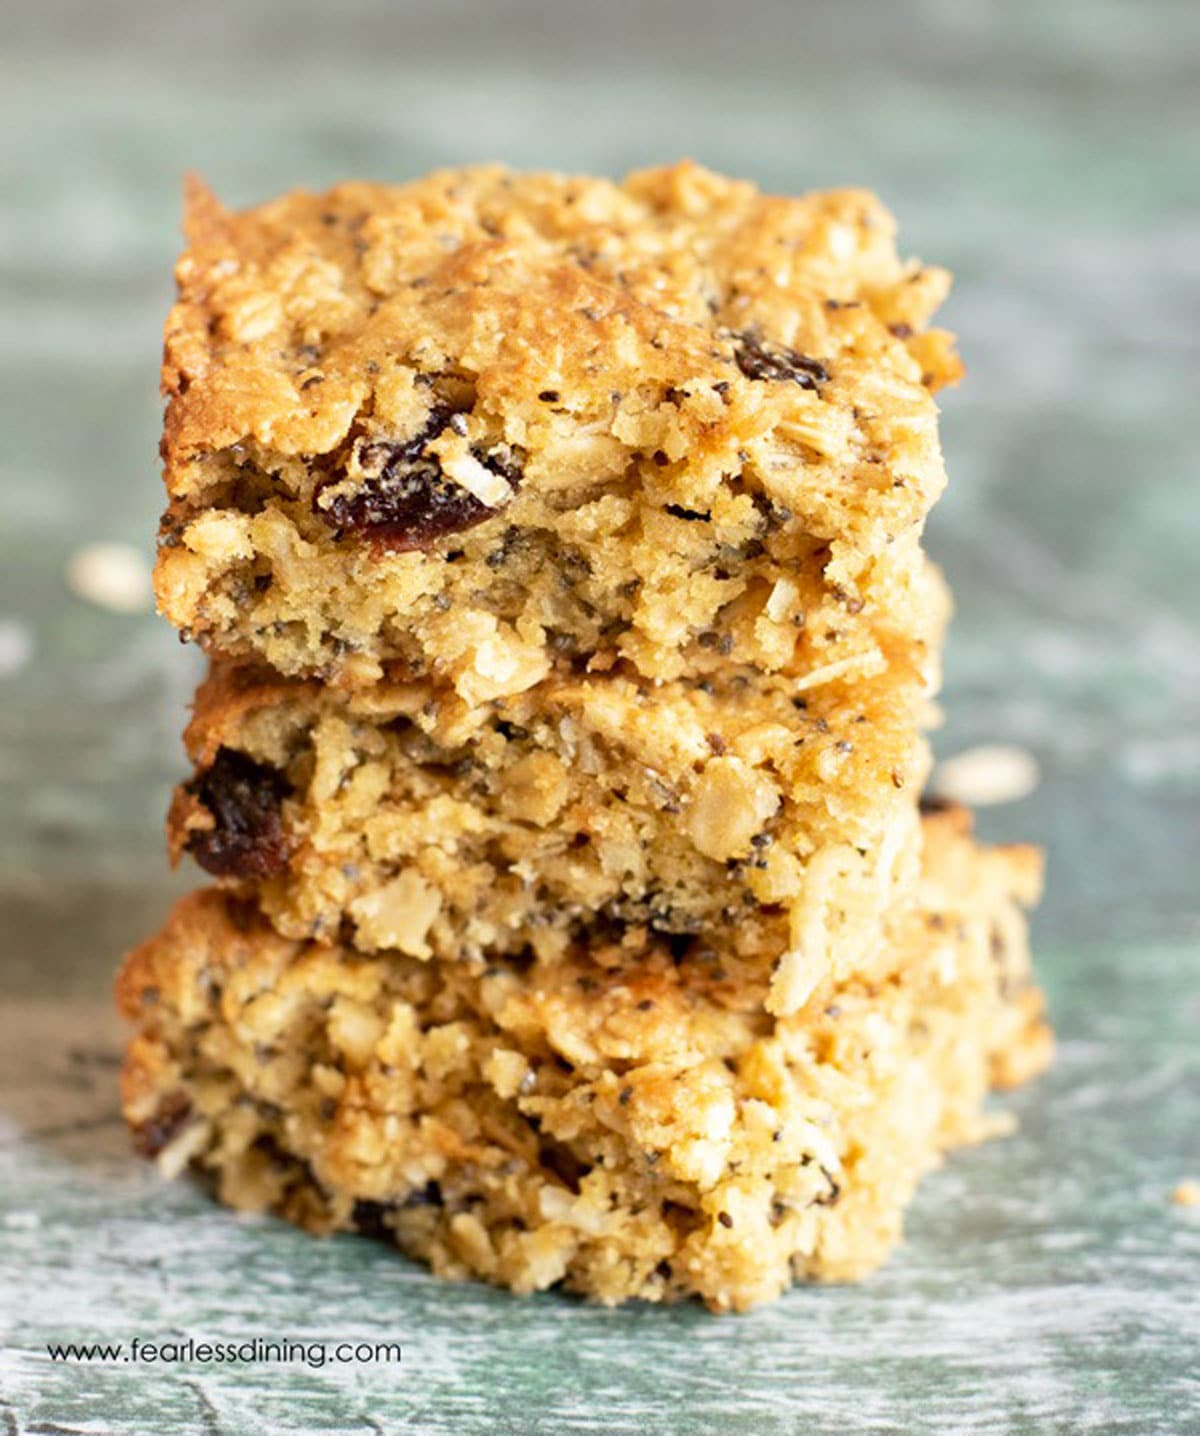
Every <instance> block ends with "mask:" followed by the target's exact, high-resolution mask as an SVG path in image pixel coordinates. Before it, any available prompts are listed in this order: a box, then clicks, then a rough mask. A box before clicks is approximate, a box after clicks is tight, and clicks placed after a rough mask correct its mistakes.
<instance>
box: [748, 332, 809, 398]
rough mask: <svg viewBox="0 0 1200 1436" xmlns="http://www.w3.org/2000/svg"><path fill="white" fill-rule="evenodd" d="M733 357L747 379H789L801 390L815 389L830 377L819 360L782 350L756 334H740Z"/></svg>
mask: <svg viewBox="0 0 1200 1436" xmlns="http://www.w3.org/2000/svg"><path fill="white" fill-rule="evenodd" d="M733 357H734V359H736V360H737V366H738V368H739V369H740V370H741V371H742V373H743V374H744V375H745V376H746V378H747V379H778V380H789V379H790V380H791V381H792V382H793V383H794V384H799V385H800V387H801V388H802V389H812V390H816V389H817V388H818V387H819V386H820V385H821V384H824V383H825V382H826V381H827V380H828V378H829V370H828V369H826V367H825V366H824V364H822V363H821V362H820V360H819V359H810V358H809V356H808V355H807V354H799V353H797V352H796V350H795V349H785V348H784V347H783V345H782V344H768V343H767V341H766V340H765V339H762V338H760V337H759V335H757V334H739V335H738V337H737V344H736V346H735V348H734V351H733Z"/></svg>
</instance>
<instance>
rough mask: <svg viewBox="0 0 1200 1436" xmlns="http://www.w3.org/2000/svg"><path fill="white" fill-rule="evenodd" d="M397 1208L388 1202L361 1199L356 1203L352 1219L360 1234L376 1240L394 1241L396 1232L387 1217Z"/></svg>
mask: <svg viewBox="0 0 1200 1436" xmlns="http://www.w3.org/2000/svg"><path fill="white" fill-rule="evenodd" d="M395 1210H396V1208H395V1207H394V1206H393V1205H391V1204H390V1203H388V1202H372V1201H368V1200H366V1199H360V1200H359V1201H356V1202H355V1203H354V1210H353V1211H352V1212H351V1213H350V1221H351V1224H352V1225H353V1227H354V1230H355V1231H356V1232H358V1233H359V1235H360V1236H364V1237H371V1238H372V1239H373V1240H374V1241H384V1242H390V1241H393V1240H394V1239H395V1238H394V1234H393V1232H392V1229H391V1227H390V1226H388V1224H387V1221H386V1218H387V1216H388V1214H389V1213H390V1212H394V1211H395Z"/></svg>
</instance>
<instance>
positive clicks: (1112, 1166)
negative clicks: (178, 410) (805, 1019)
mask: <svg viewBox="0 0 1200 1436" xmlns="http://www.w3.org/2000/svg"><path fill="white" fill-rule="evenodd" d="M1198 58H1200V6H1198V5H1197V4H1195V3H1194V0H1177V3H1171V0H1157V3H1143V4H1138V3H1132V0H1129V3H1116V2H1115V0H1066V3H1034V0H1022V3H1010V4H1001V3H994V4H987V3H983V0H920V2H919V3H901V4H888V3H886V0H875V3H869V4H862V3H848V4H836V3H826V4H824V5H810V4H786V3H784V0H775V3H761V0H744V3H741V4H736V5H735V4H730V3H723V4H718V3H714V0H700V3H694V4H686V3H683V0H671V3H661V4H656V3H654V0H641V3H636V0H613V3H600V0H597V3H594V4H592V5H590V6H585V5H572V4H560V5H559V6H557V7H549V6H540V5H535V4H532V3H519V4H507V5H505V4H490V5H489V4H487V3H485V0H457V3H455V0H446V3H442V4H440V5H437V6H428V7H418V6H415V5H409V4H397V5H390V6H389V5H385V4H382V3H379V4H367V3H365V0H350V3H341V4H335V3H328V4H324V5H322V4H318V3H316V0H298V3H291V4H287V3H284V0H246V2H245V3H242V4H238V5H229V6H215V5H205V4H201V3H193V4H188V5H182V4H178V3H172V0H165V3H164V0H159V3H154V0H116V3H87V0H69V2H68V0H43V3H28V4H26V5H24V6H22V7H20V9H19V10H18V7H16V6H15V5H12V6H5V7H4V11H3V15H2V16H0V206H2V208H0V671H4V669H5V666H7V668H8V669H9V670H19V671H9V672H8V673H7V676H3V677H0V868H2V876H0V933H2V934H3V944H4V951H3V972H2V983H3V988H2V990H3V1001H4V1005H3V1012H2V1015H0V1337H2V1341H3V1350H2V1351H0V1430H3V1431H4V1433H5V1436H26V1433H29V1436H33V1433H48V1434H49V1436H54V1433H64V1432H87V1433H89V1436H104V1433H109V1432H120V1433H125V1432H129V1433H134V1432H139V1433H140V1432H150V1431H155V1432H162V1431H183V1432H189V1433H190V1432H196V1433H203V1436H235V1433H242V1432H247V1433H249V1432H258V1431H272V1432H290V1431H297V1432H299V1431H319V1432H343V1431H346V1432H349V1431H363V1432H389V1433H390V1432H393V1431H397V1430H411V1431H413V1432H420V1433H451V1432H453V1433H460V1432H465V1433H485V1432H487V1433H492V1432H513V1433H522V1436H524V1433H535V1432H629V1433H683V1436H691V1433H696V1436H699V1433H710V1432H720V1433H722V1434H723V1436H725V1433H728V1436H740V1433H745V1434H746V1436H770V1433H776V1432H778V1433H785V1432H787V1433H791V1432H808V1431H819V1432H823V1431H838V1432H853V1433H860V1432H881V1433H882V1432H898V1433H911V1432H924V1431H935V1430H937V1431H948V1432H953V1433H972V1432H1030V1433H1033V1432H1037V1433H1041V1432H1047V1431H1053V1432H1104V1433H1117V1432H1121V1433H1130V1436H1144V1433H1157V1432H1186V1431H1200V1379H1198V1376H1197V1360H1198V1358H1197V1351H1198V1347H1200V1312H1198V1306H1200V1295H1198V1293H1200V1216H1198V1213H1197V1211H1196V1210H1195V1209H1193V1210H1192V1211H1190V1212H1189V1211H1186V1210H1184V1209H1182V1208H1179V1207H1174V1206H1172V1205H1171V1202H1170V1193H1171V1190H1172V1188H1173V1187H1174V1185H1175V1184H1176V1183H1177V1182H1178V1181H1179V1180H1180V1179H1182V1178H1184V1177H1187V1176H1194V1177H1200V1059H1198V1053H1197V1042H1198V1034H1200V990H1198V989H1200V893H1198V889H1200V562H1198V559H1197V555H1198V553H1200V481H1198V478H1197V463H1196V452H1197V442H1196V437H1195V435H1196V430H1197V411H1198V408H1200V394H1198V392H1197V379H1198V375H1200V365H1198V364H1197V359H1198V357H1200V341H1198V337H1197V336H1198V332H1200V204H1198V197H1200V196H1198V190H1200V177H1198V169H1200V166H1198V160H1200V111H1198V108H1197V96H1198V95H1200V65H1198ZM681 154H691V155H693V156H695V157H696V158H698V159H700V160H703V161H705V162H708V163H710V164H712V165H714V166H716V167H719V168H724V169H727V170H730V171H734V172H738V173H741V174H745V175H748V176H751V177H753V178H756V179H758V180H760V181H762V182H764V183H765V184H767V185H770V186H775V187H778V188H782V189H787V190H795V189H798V188H802V187H806V186H810V185H817V184H826V183H843V182H847V181H854V182H862V183H866V184H870V185H873V186H875V187H877V188H878V189H879V190H880V191H881V192H882V194H883V195H884V196H885V198H886V199H887V200H888V201H889V202H890V203H891V204H892V206H893V207H894V208H895V209H896V210H897V211H898V212H899V214H900V216H901V219H902V221H903V225H904V233H905V236H906V241H907V245H908V247H909V248H910V249H911V250H913V251H916V252H919V253H921V254H922V255H923V256H925V257H926V258H929V259H932V260H937V261H941V262H944V263H947V264H949V265H950V266H952V267H953V268H954V269H955V271H956V272H957V274H958V287H957V290H956V293H955V296H954V298H953V300H952V303H951V305H950V310H949V322H950V323H951V324H952V325H953V327H955V328H956V329H957V330H958V331H959V332H960V334H961V337H962V346H963V349H964V351H965V354H966V357H967V360H968V364H969V366H970V371H971V373H970V378H969V381H968V383H967V384H966V386H965V387H964V388H963V389H962V390H961V391H960V392H959V393H956V394H952V395H950V396H948V398H947V400H946V404H945V409H946V416H945V443H946V448H947V452H948V458H949V463H950V469H951V476H952V487H951V491H950V493H949V495H948V496H947V498H946V500H945V502H944V503H943V505H942V507H941V508H940V509H939V511H938V513H937V515H936V517H935V520H934V522H933V524H932V526H931V532H930V543H931V546H932V548H933V550H934V551H935V553H936V555H937V556H938V558H939V559H940V560H941V561H942V562H943V563H944V564H945V566H946V568H947V569H948V570H949V573H950V576H951V578H952V580H953V582H954V584H955V586H956V589H957V593H958V606H959V617H958V621H957V623H956V626H955V629H954V635H953V640H952V642H951V646H950V652H949V655H948V662H947V673H948V681H947V685H946V705H947V709H948V722H947V725H946V727H945V729H944V731H943V733H942V734H941V735H940V738H939V744H940V747H941V748H942V751H943V752H952V751H955V750H957V749H959V748H961V747H964V746H967V745H970V744H973V743H976V742H980V741H993V740H997V741H1005V742H1016V743H1019V744H1022V745H1025V746H1027V747H1029V748H1030V749H1032V750H1033V751H1034V752H1035V753H1036V755H1037V757H1038V759H1039V761H1040V763H1041V765H1042V767H1043V770H1044V775H1045V776H1044V781H1043V784H1042V786H1041V788H1040V789H1039V790H1038V792H1037V793H1036V794H1035V795H1034V796H1033V797H1032V798H1029V799H1027V800H1025V801H1023V802H1020V803H1017V804H1014V805H1012V806H1010V807H1007V808H1002V809H993V810H990V811H989V812H988V813H986V814H985V815H984V818H983V827H984V830H985V832H986V833H988V834H989V835H993V836H998V837H1000V836H1003V837H1008V836H1020V837H1025V836H1036V837H1037V838H1039V839H1040V840H1041V841H1043V842H1044V843H1045V844H1046V845H1047V846H1048V848H1049V850H1050V890H1049V894H1048V897H1047V900H1046V903H1045V905H1044V907H1043V908H1042V910H1041V912H1040V914H1039V917H1038V919H1037V923H1036V936H1037V941H1038V948H1039V952H1040V960H1041V970H1042V973H1043V976H1044V979H1045V982H1046V984H1047V987H1048V989H1049V992H1050V995H1051V1001H1052V1004H1053V1009H1054V1015H1055V1019H1056V1022H1057V1025H1058V1028H1059V1031H1060V1034H1061V1038H1062V1047H1061V1055H1060V1058H1059V1061H1058V1064H1057V1066H1056V1068H1055V1069H1054V1071H1053V1073H1052V1074H1051V1075H1050V1076H1049V1077H1048V1078H1047V1079H1045V1080H1044V1081H1042V1082H1041V1083H1040V1084H1038V1085H1037V1086H1036V1087H1035V1088H1034V1089H1032V1090H1029V1091H1026V1092H1022V1093H1021V1094H1019V1095H1018V1096H1017V1097H1016V1098H1015V1099H1014V1100H1013V1102H1012V1104H1011V1105H1012V1106H1013V1107H1014V1108H1015V1109H1016V1110H1017V1111H1018V1113H1019V1114H1020V1116H1021V1121H1022V1131H1021V1135H1020V1136H1019V1137H1017V1138H1016V1139H1014V1140H1012V1141H1010V1142H1007V1143H1000V1144H995V1145H992V1146H988V1147H984V1148H981V1149H977V1150H974V1151H971V1152H967V1153H964V1154H961V1155H960V1156H958V1157H956V1158H955V1159H954V1160H953V1161H952V1162H951V1164H950V1165H949V1167H948V1168H947V1169H946V1170H945V1171H944V1172H942V1173H940V1174H939V1175H938V1176H936V1177H935V1178H933V1179H932V1180H930V1181H929V1183H928V1184H927V1185H926V1187H925V1188H924V1189H923V1191H922V1194H921V1197H920V1199H919V1201H918V1203H917V1206H916V1208H915V1210H914V1212H913V1215H912V1221H911V1224H910V1234H911V1235H910V1240H909V1242H908V1244H907V1245H906V1247H905V1248H904V1249H903V1251H902V1252H901V1253H900V1254H899V1256H898V1257H897V1259H896V1260H895V1261H894V1262H893V1263H892V1265H891V1266H890V1267H889V1268H888V1269H887V1270H885V1271H884V1272H882V1273H881V1274H880V1275H879V1276H878V1277H876V1278H874V1279H873V1280H872V1281H870V1282H868V1283H867V1284H866V1285H864V1286H863V1287H861V1288H857V1289H847V1290H833V1289H830V1290H805V1291H797V1292H795V1293H793V1294H792V1295H790V1296H789V1297H788V1298H787V1299H786V1300H784V1301H783V1302H782V1303H781V1304H779V1305H778V1306H776V1307H773V1308H770V1309H767V1310H764V1311H761V1312H757V1313H755V1314H753V1315H751V1316H749V1317H746V1318H744V1319H738V1320H731V1319H726V1320H720V1321H718V1320H715V1319H713V1318H711V1317H709V1316H707V1315H705V1314H704V1313H703V1312H700V1311H696V1310H682V1311H673V1312H665V1311H659V1310H655V1309H642V1310H633V1311H625V1312H620V1313H611V1312H604V1311H598V1310H593V1309H589V1308H585V1307H582V1306H579V1305H577V1304H575V1303H573V1302H570V1301H567V1300H564V1299H560V1298H558V1297H555V1296H546V1297H542V1298H539V1299H536V1300H533V1301H525V1302H522V1301H517V1300H514V1299H512V1298H508V1297H505V1296H503V1295H500V1294H494V1293H490V1292H485V1291H481V1290H479V1289H477V1288H472V1287H462V1288H446V1287H442V1286H439V1285H437V1284H435V1283H433V1282H432V1281H430V1280H429V1279H428V1278H427V1277H426V1276H425V1275H424V1274H422V1273H421V1272H419V1271H418V1270H416V1269H415V1268H412V1267H410V1266H409V1265H407V1264H406V1263H405V1262H404V1261H402V1260H401V1259H399V1258H396V1257H394V1256H392V1255H391V1254H389V1253H388V1252H387V1251H385V1250H383V1249H382V1248H378V1247H375V1246H373V1245H371V1244H369V1243H362V1242H353V1241H339V1242H332V1243H326V1244H319V1243H314V1242H312V1241H310V1240H309V1239H307V1238H304V1237H302V1236H300V1235H297V1234H295V1233H293V1232H291V1231H289V1230H286V1229H284V1228H283V1227H281V1226H278V1225H276V1224H273V1223H255V1224H247V1223H245V1222H239V1221H237V1220H236V1219H235V1218H233V1217H231V1216H230V1215H229V1214H227V1213H224V1212H221V1211H219V1210H217V1209H215V1208H213V1207H211V1206H209V1205H208V1204H207V1203H206V1202H205V1201H204V1199H203V1198H202V1197H201V1196H199V1195H198V1194H197V1193H196V1192H195V1191H193V1190H192V1189H191V1188H190V1187H189V1186H188V1185H187V1184H175V1185H174V1186H164V1185H162V1184H160V1183H159V1182H158V1181H157V1180H156V1179H155V1177H154V1176H153V1174H152V1173H150V1172H148V1171H147V1170H146V1169H145V1168H144V1167H142V1166H140V1165H137V1164H134V1163H133V1162H132V1161H130V1159H129V1156H128V1151H127V1146H126V1142H125V1139H124V1136H123V1133H122V1132H121V1130H120V1128H119V1126H118V1125H117V1121H116V1117H115V1107H114V1094H113V1081H114V1071H113V1062H114V1060H115V1053H116V1050H117V1043H118V1031H117V1027H116V1023H115V1020H114V1019H113V1018H112V1017H111V1016H110V1014H109V1010H108V996H107V988H108V984H109V980H110V975H111V970H112V967H113V965H114V962H115V959H116V957H117V955H118V953H119V952H120V951H121V949H122V948H123V947H124V946H126V945H127V944H128V943H129V942H130V941H131V940H133V939H135V938H137V937H138V936H140V935H142V934H144V933H145V932H146V931H148V930H149V929H150V928H151V927H152V926H153V925H154V924H155V923H156V921H157V920H158V919H159V918H160V916H161V915H162V913H163V911H164V910H165V907H166V905H167V902H168V899H169V897H170V895H171V893H172V892H174V891H177V890H179V888H180V887H181V886H182V884H183V882H184V881H186V875H185V876H184V877H175V878H172V877H171V876H170V875H169V874H168V872H167V869H166V863H165V859H164V857H163V855H162V848H161V834H160V820H161V814H162V810H163V806H164V802H165V796H166V792H167V787H168V784H169V783H170V782H171V780H172V778H173V777H175V776H177V775H178V773H179V772H180V767H181V761H180V752H179V746H178V738H177V734H178V731H179V728H180V726H181V723H182V718H183V705H184V703H185V701H186V697H187V694H188V691H189V688H190V685H191V683H192V682H193V681H194V678H195V675H196V671H197V662H196V659H195V658H194V656H193V655H190V654H188V653H186V652H185V651H184V650H182V649H181V648H179V646H178V645H177V643H176V642H175V639H174V637H173V635H172V634H171V633H170V632H168V631H167V629H166V627H165V625H163V624H160V623H158V622H156V621H155V620H153V619H152V618H150V617H145V618H140V617H137V618H130V617H121V616H117V615H113V614H110V613H105V612H103V611H101V610H99V609H96V608H91V607H88V606H86V605H85V604H83V603H82V602H80V601H79V600H78V599H76V598H74V597H72V596H71V595H70V594H69V593H68V591H67V589H66V587H65V584H64V580H63V570H64V566H65V564H66V561H67V559H68V557H69V555H70V554H71V552H72V550H73V549H74V548H76V547H77V546H78V545H79V544H80V543H81V542H83V541H85V540H88V539H92V538H110V539H118V540H126V541H131V542H133V543H136V544H139V545H144V546H147V547H148V546H149V545H150V542H151V538H152V534H153V529H154V523H155V518H156V512H157V509H158V506H159V487H158V478H157V474H156V465H155V454H154V451H155V443H156V438H157V434H156V430H157V425H158V420H159V408H158V403H157V399H156V394H155V384H156V364H157V353H158V346H159V327H160V324H161V320H162V315H163V311H164V308H165V306H166V304H167V303H168V300H169V296H170V287H169V286H170V263H171V259H172V256H173V252H174V250H175V247H176V227H177V214H178V192H179V179H180V173H181V171H182V170H183V169H184V168H185V167H195V168H198V169H199V170H201V171H202V172H204V173H205V175H206V176H207V177H208V178H209V179H210V180H211V181H212V182H213V183H214V184H215V185H216V187H217V188H218V190H219V191H220V193H221V194H222V195H223V196H224V197H225V198H227V199H228V200H229V201H231V202H247V201H251V200H254V199H258V198H263V197H265V196H267V195H269V194H271V193H273V192H275V191H277V190H279V189H281V188H284V187H287V186H290V185H293V184H297V183H306V184H310V185H319V184H323V183H326V182H330V181H333V180H335V179H337V178H341V177H345V176H348V175H363V176H373V177H379V178H387V179H391V178H396V179H399V178H403V177H406V176H409V175H412V174H414V173H417V172H419V171H421V170H423V169H425V168H427V167H429V166H431V165H435V164H443V163H451V162H458V161H465V160H471V159H480V158H493V157H494V158H502V159H507V160H510V161H512V162H514V163H519V164H537V165H552V166H558V167H564V168H577V169H584V170H599V171H602V172H612V173H619V172H621V171H623V170H624V169H626V168H628V167H631V166H634V165H639V164H642V163H647V162H653V161H657V160H662V159H670V158H674V157H677V156H679V155H681ZM23 639H24V640H27V641H29V642H31V644H32V655H31V657H30V658H29V660H28V662H27V663H25V664H24V665H23V666H22V665H20V664H19V663H18V662H17V659H18V658H19V657H20V654H19V652H18V649H19V646H20V643H21V641H22V640H23ZM6 654H7V657H5V655H6ZM135 1334H136V1335H141V1336H142V1337H143V1338H144V1339H152V1338H158V1339H166V1338H170V1337H173V1338H180V1337H182V1336H185V1335H191V1336H194V1337H196V1338H198V1339H199V1338H202V1337H206V1336H207V1337H222V1338H228V1337H237V1338H244V1337H247V1336H254V1335H259V1336H269V1337H275V1338H278V1337H280V1336H288V1337H291V1338H293V1339H301V1340H323V1339H330V1340H333V1339H335V1338H339V1339H343V1338H345V1337H351V1338H353V1339H358V1338H359V1337H363V1338H365V1339H371V1340H374V1339H393V1340H399V1341H401V1342H402V1343H403V1346H404V1360H403V1362H402V1364H401V1365H400V1366H399V1367H394V1366H367V1365H357V1366H346V1367H333V1366H326V1367H324V1368H322V1369H313V1368H310V1367H307V1366H305V1365H303V1364H293V1365H291V1366H271V1365H263V1364H260V1365H246V1366H233V1367H220V1368H218V1367H201V1366H194V1367H187V1366H176V1367H152V1366H143V1367H137V1366H131V1365H115V1366H114V1365H108V1366H102V1365H92V1366H78V1365H75V1366H65V1365H56V1364H53V1363H52V1362H51V1361H50V1360H49V1358H48V1357H47V1355H46V1352H45V1343H46V1342H47V1341H49V1340H89V1339H97V1338H107V1339H111V1340H128V1339H129V1338H131V1337H132V1336H133V1335H135Z"/></svg>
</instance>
